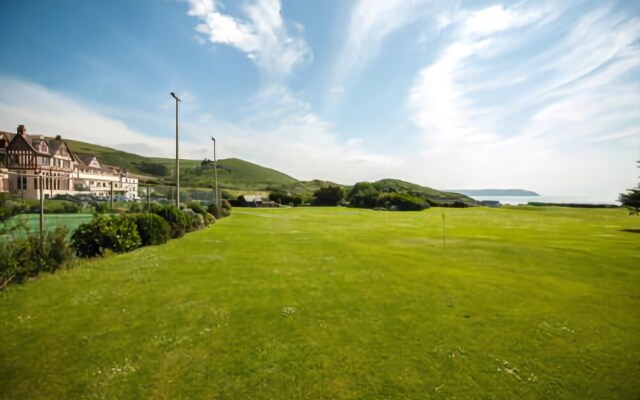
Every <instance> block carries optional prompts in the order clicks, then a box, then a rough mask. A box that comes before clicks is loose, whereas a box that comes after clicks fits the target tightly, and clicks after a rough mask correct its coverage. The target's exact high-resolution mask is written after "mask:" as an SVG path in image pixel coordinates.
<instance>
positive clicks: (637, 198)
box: [618, 188, 640, 214]
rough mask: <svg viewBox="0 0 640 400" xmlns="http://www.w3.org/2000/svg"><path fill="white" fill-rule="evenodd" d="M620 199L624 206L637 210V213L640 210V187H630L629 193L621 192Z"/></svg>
mask: <svg viewBox="0 0 640 400" xmlns="http://www.w3.org/2000/svg"><path fill="white" fill-rule="evenodd" d="M618 201H619V202H620V203H622V205H623V206H626V207H631V208H633V209H634V210H636V214H637V213H638V210H640V188H637V189H629V190H627V193H620V197H619V198H618Z"/></svg>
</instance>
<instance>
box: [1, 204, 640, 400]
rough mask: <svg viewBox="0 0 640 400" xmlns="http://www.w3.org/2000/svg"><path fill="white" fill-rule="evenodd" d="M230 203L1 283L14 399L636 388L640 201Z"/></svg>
mask: <svg viewBox="0 0 640 400" xmlns="http://www.w3.org/2000/svg"><path fill="white" fill-rule="evenodd" d="M445 212H446V220H445V221H446V230H445V232H446V246H445V245H444V244H443V238H442V231H443V230H442V222H443V218H442V210H435V209H431V210H428V211H423V212H407V213H376V212H374V211H369V210H359V209H344V208H297V209H275V210H274V209H268V210H245V211H241V212H238V210H235V212H234V215H232V217H231V218H228V219H224V220H222V221H219V222H218V223H216V224H215V225H214V226H213V227H211V228H209V229H207V230H204V231H200V232H196V233H192V234H189V235H187V236H186V237H185V238H184V239H181V240H176V241H171V242H170V243H168V244H167V245H164V246H159V247H149V248H143V249H140V250H138V251H136V252H134V253H130V254H127V255H123V256H114V257H109V258H106V259H103V260H95V261H93V262H87V263H83V264H82V265H80V266H79V267H78V268H75V269H72V270H68V271H62V272H61V273H58V274H56V275H51V276H44V277H42V278H41V279H38V280H37V281H35V282H31V283H28V284H26V285H24V286H16V287H12V288H9V289H8V290H7V291H5V292H3V293H0V321H2V335H0V346H1V347H2V351H0V386H1V387H2V390H1V391H0V393H1V394H0V398H3V399H35V400H37V399H83V398H87V399H88V398H92V399H93V398H95V399H127V398H131V399H215V398H225V399H248V398H251V399H347V398H349V399H352V398H362V399H382V398H388V399H417V398H434V399H439V398H443V399H445V398H449V399H466V398H487V399H489V398H491V399H605V398H619V399H632V398H638V394H639V393H640V392H639V391H638V385H637V383H636V382H637V377H638V375H639V374H640V366H639V364H638V358H639V357H640V342H639V341H638V332H640V314H638V312H637V311H638V309H640V297H638V296H637V295H634V293H637V289H638V287H639V285H640V270H639V269H638V268H637V265H638V264H639V263H640V253H638V236H639V234H638V233H637V232H639V231H640V219H639V218H635V217H629V216H627V215H626V212H624V211H623V210H588V211H586V210H576V209H554V208H533V207H531V208H529V207H520V208H513V209H507V208H505V209H486V208H474V209H448V210H445Z"/></svg>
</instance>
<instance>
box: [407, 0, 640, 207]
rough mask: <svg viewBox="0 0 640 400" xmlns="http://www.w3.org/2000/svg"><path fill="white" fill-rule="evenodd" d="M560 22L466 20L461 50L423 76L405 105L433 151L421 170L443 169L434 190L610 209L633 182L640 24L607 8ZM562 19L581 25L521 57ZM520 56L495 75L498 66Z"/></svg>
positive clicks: (548, 14) (547, 13)
mask: <svg viewBox="0 0 640 400" xmlns="http://www.w3.org/2000/svg"><path fill="white" fill-rule="evenodd" d="M560 14H561V12H560V11H559V10H556V9H553V8H549V7H546V8H543V9H541V10H532V9H525V8H522V7H521V6H520V5H516V6H513V7H511V8H504V7H503V6H490V7H488V8H485V9H483V10H479V11H475V12H472V13H468V12H465V13H464V17H463V18H462V19H461V21H462V22H461V24H460V26H459V28H458V31H457V34H456V35H454V40H453V42H451V43H450V44H449V45H447V47H446V48H445V50H444V51H443V52H442V53H441V55H440V56H439V57H438V58H437V59H436V61H435V62H433V63H432V64H431V65H429V66H427V67H425V68H424V69H423V70H422V71H421V72H420V73H419V74H418V76H417V77H416V79H415V82H414V85H413V87H412V88H411V90H410V91H409V93H408V97H407V106H408V110H409V114H410V118H411V121H412V122H413V123H414V124H415V125H416V126H417V127H418V128H419V129H420V131H421V132H422V138H423V141H424V144H425V151H424V152H423V153H422V160H421V161H418V162H419V163H428V164H430V165H437V166H438V169H437V172H434V173H432V174H430V175H429V180H430V181H431V182H434V183H433V184H434V185H435V186H438V185H446V186H448V187H464V186H475V187H488V186H502V187H505V186H521V187H527V188H532V189H537V190H540V191H543V192H545V191H546V192H547V193H548V194H565V195H566V194H576V193H579V194H584V195H601V196H608V197H611V200H613V197H614V196H615V194H616V193H618V192H619V191H620V190H622V189H624V188H625V187H629V186H631V185H634V184H635V176H634V175H635V171H634V168H633V165H634V160H635V159H637V157H638V152H637V149H638V148H640V147H639V146H640V136H639V135H638V132H639V131H638V129H637V125H638V121H640V90H638V89H639V88H638V86H637V83H635V84H634V83H632V82H633V81H631V82H630V81H629V80H628V74H629V73H630V71H636V72H637V71H638V69H639V65H640V64H638V50H637V46H636V45H635V44H634V43H635V42H637V39H638V36H637V32H638V31H639V30H638V28H639V27H640V26H639V25H638V19H637V18H621V17H620V16H618V15H616V14H614V13H612V12H611V11H610V10H609V9H604V10H597V11H595V12H593V13H591V14H588V15H586V16H584V17H583V18H581V19H579V20H578V21H575V22H574V21H569V22H568V21H567V19H563V20H561V21H560V20H558V17H559V16H560ZM556 21H557V23H558V24H561V23H570V24H572V25H573V26H571V25H570V28H571V29H569V33H568V34H566V35H563V36H560V37H558V38H557V40H556V42H555V45H553V46H551V47H550V48H540V49H538V50H537V51H534V52H533V53H532V54H530V55H528V56H525V57H523V56H522V54H517V53H515V51H516V50H518V49H519V48H521V47H522V46H524V45H527V44H529V43H530V41H532V40H534V38H536V37H537V36H538V34H540V33H541V32H542V30H543V29H547V28H549V26H548V24H551V23H554V22H556ZM516 30H517V32H518V34H513V32H514V31H516ZM507 33H508V35H507ZM514 38H517V40H516V41H514ZM507 41H508V42H509V43H508V45H507V46H505V45H504V43H505V42H507ZM530 51H531V50H530ZM516 57H520V58H522V60H520V61H518V62H517V63H513V62H511V64H508V63H507V65H511V67H507V68H505V67H504V66H503V67H502V69H500V70H499V71H496V72H495V73H497V74H498V75H497V76H496V75H494V69H493V68H492V67H491V65H492V63H493V62H496V63H499V62H500V61H502V62H503V65H504V60H509V61H511V60H513V59H515V58H516ZM498 65H499V64H498ZM533 82H535V83H533ZM507 87H508V88H509V90H506V91H505V88H507ZM603 143H604V144H606V146H602V145H601V144H603ZM614 154H615V156H614V157H612V155H614Z"/></svg>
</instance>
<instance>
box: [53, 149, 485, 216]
mask: <svg viewBox="0 0 640 400" xmlns="http://www.w3.org/2000/svg"><path fill="white" fill-rule="evenodd" d="M65 140H66V141H67V143H68V145H69V147H70V148H71V150H72V151H75V152H78V153H89V154H94V155H96V156H97V157H98V159H99V161H100V162H102V163H105V164H108V165H113V166H117V167H120V168H122V169H123V170H125V171H128V172H130V173H133V174H136V175H137V176H138V178H139V179H141V180H142V181H143V182H149V183H151V184H153V183H156V184H167V185H173V183H174V180H173V175H174V169H175V159H172V158H159V157H143V156H140V155H137V154H133V153H128V152H126V151H122V150H116V149H112V148H110V147H105V146H100V145H95V144H91V143H86V142H81V141H77V140H69V139H65ZM214 176H215V171H214V166H213V163H212V162H203V161H202V160H182V159H181V160H180V184H181V186H183V187H192V188H213V187H214V182H215V178H214ZM372 184H373V185H374V186H375V187H376V188H378V190H380V191H387V192H388V191H395V192H399V193H411V194H414V195H418V196H420V197H423V198H425V199H430V200H433V201H436V202H454V201H464V202H469V203H471V202H473V201H474V200H473V199H471V198H469V197H467V196H465V195H464V194H459V193H454V192H442V191H439V190H436V189H432V188H429V187H425V186H420V185H417V184H414V183H410V182H405V181H402V180H399V179H382V180H380V181H377V182H373V183H372ZM218 185H219V187H220V188H221V189H227V190H230V191H233V192H237V191H265V192H268V191H275V190H277V191H282V192H288V193H291V194H295V195H301V196H303V197H307V198H310V197H311V196H312V194H313V192H315V191H316V190H318V189H320V188H321V187H327V186H340V187H342V188H343V189H344V190H345V192H347V193H348V192H349V190H350V189H351V187H350V186H346V185H341V184H338V183H335V182H329V181H322V180H317V179H315V180H311V181H299V180H297V179H295V178H293V177H291V176H289V175H286V174H284V173H282V172H279V171H276V170H274V169H271V168H266V167H263V166H261V165H258V164H254V163H251V162H248V161H244V160H240V159H237V158H228V159H224V160H218Z"/></svg>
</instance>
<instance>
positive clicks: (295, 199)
mask: <svg viewBox="0 0 640 400" xmlns="http://www.w3.org/2000/svg"><path fill="white" fill-rule="evenodd" d="M269 200H270V201H273V202H276V203H279V204H284V205H291V206H294V207H295V206H299V205H300V204H302V197H301V196H299V195H296V194H290V193H289V192H283V191H281V190H277V189H276V190H274V191H272V192H271V193H269Z"/></svg>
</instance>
